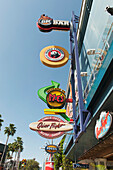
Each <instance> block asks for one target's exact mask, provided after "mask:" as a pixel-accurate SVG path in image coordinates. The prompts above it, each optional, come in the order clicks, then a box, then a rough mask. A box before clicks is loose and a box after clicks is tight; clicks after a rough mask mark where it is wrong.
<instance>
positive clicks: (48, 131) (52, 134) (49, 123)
mask: <svg viewBox="0 0 113 170" xmlns="http://www.w3.org/2000/svg"><path fill="white" fill-rule="evenodd" d="M29 127H30V129H31V130H34V131H37V132H38V134H39V135H41V136H42V137H45V138H48V139H54V138H58V137H60V136H61V135H63V134H64V132H66V131H70V130H72V129H73V126H72V125H71V124H68V123H65V122H64V121H63V120H61V119H60V118H58V117H53V116H48V117H44V118H42V119H40V120H39V121H38V122H33V123H31V124H30V125H29Z"/></svg>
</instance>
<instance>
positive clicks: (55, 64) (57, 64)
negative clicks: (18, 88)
mask: <svg viewBox="0 0 113 170" xmlns="http://www.w3.org/2000/svg"><path fill="white" fill-rule="evenodd" d="M50 48H58V49H60V50H62V51H63V52H64V55H65V56H64V58H63V59H62V60H60V61H49V60H47V59H46V57H45V51H47V50H48V49H50ZM40 60H41V62H42V63H43V64H44V65H46V66H48V67H52V68H57V67H62V66H64V65H65V64H66V63H67V62H68V60H69V53H68V51H67V50H66V49H65V48H63V47H60V46H56V45H52V46H48V47H45V48H43V49H42V50H41V52H40Z"/></svg>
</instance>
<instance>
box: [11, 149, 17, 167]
mask: <svg viewBox="0 0 113 170" xmlns="http://www.w3.org/2000/svg"><path fill="white" fill-rule="evenodd" d="M16 155H17V152H16V153H15V158H14V161H13V165H12V170H13V169H14V163H15V164H16V162H15V160H16Z"/></svg>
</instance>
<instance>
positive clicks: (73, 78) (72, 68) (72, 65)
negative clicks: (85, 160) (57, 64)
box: [70, 29, 77, 140]
mask: <svg viewBox="0 0 113 170" xmlns="http://www.w3.org/2000/svg"><path fill="white" fill-rule="evenodd" d="M72 38H73V37H72V31H71V29H70V51H71V85H72V99H73V102H72V105H73V119H74V123H75V124H74V129H73V130H74V140H75V139H76V136H77V125H76V115H75V114H76V106H75V104H76V97H75V77H74V71H75V60H74V56H73V51H72Z"/></svg>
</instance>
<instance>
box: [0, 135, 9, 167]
mask: <svg viewBox="0 0 113 170" xmlns="http://www.w3.org/2000/svg"><path fill="white" fill-rule="evenodd" d="M8 140H9V135H8V136H7V140H6V144H5V146H4V150H3V154H2V157H1V160H0V165H2V161H3V158H4V154H5V152H6V147H7V143H8Z"/></svg>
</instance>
